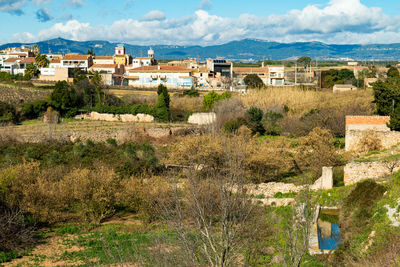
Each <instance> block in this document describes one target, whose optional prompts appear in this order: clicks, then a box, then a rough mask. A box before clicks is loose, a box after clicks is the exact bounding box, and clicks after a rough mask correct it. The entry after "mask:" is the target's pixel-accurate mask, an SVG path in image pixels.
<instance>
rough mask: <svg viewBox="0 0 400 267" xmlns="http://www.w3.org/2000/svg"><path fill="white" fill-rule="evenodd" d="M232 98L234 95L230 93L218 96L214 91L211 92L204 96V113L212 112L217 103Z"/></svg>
mask: <svg viewBox="0 0 400 267" xmlns="http://www.w3.org/2000/svg"><path fill="white" fill-rule="evenodd" d="M231 96H232V94H231V93H229V92H224V93H222V94H221V95H219V94H217V93H216V92H214V91H211V92H209V93H208V94H206V95H205V96H204V99H203V109H204V111H210V110H211V108H212V107H213V105H214V104H215V103H216V102H218V101H220V100H222V99H226V98H230V97H231Z"/></svg>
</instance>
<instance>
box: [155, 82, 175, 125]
mask: <svg viewBox="0 0 400 267" xmlns="http://www.w3.org/2000/svg"><path fill="white" fill-rule="evenodd" d="M157 94H158V97H157V103H156V107H155V117H156V118H157V119H158V120H160V121H168V120H169V119H170V117H171V113H170V111H169V104H170V97H169V94H168V90H167V87H165V86H164V85H162V84H160V85H159V86H158V90H157Z"/></svg>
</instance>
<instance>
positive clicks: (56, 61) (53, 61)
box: [50, 58, 61, 63]
mask: <svg viewBox="0 0 400 267" xmlns="http://www.w3.org/2000/svg"><path fill="white" fill-rule="evenodd" d="M60 62H61V59H59V58H53V60H52V61H50V63H60Z"/></svg>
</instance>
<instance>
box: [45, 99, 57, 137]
mask: <svg viewBox="0 0 400 267" xmlns="http://www.w3.org/2000/svg"><path fill="white" fill-rule="evenodd" d="M58 118H59V114H58V112H57V111H55V110H54V109H53V108H52V107H48V108H47V111H46V113H45V114H44V116H43V121H44V122H45V123H47V126H48V129H49V138H50V139H52V138H53V133H54V134H55V133H56V130H57V123H58Z"/></svg>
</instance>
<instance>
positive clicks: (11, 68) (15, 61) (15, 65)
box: [0, 57, 22, 74]
mask: <svg viewBox="0 0 400 267" xmlns="http://www.w3.org/2000/svg"><path fill="white" fill-rule="evenodd" d="M21 60H22V59H21V58H17V57H10V58H8V59H6V60H4V61H3V66H2V68H1V69H0V71H4V72H8V73H10V74H16V73H17V72H18V71H17V70H18V69H19V62H20V61H21Z"/></svg>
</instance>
